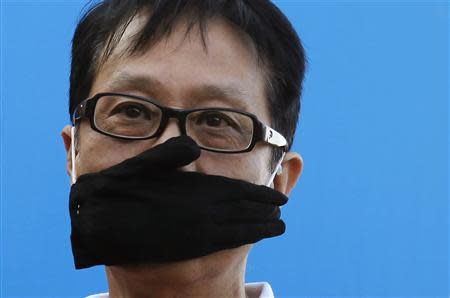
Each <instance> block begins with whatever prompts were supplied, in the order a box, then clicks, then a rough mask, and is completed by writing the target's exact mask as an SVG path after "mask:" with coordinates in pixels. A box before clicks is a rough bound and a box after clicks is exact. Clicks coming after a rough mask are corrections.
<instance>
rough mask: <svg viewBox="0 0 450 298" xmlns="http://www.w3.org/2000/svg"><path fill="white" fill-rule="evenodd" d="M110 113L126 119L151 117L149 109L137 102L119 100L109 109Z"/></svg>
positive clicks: (147, 118)
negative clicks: (118, 102) (119, 101)
mask: <svg viewBox="0 0 450 298" xmlns="http://www.w3.org/2000/svg"><path fill="white" fill-rule="evenodd" d="M111 115H115V116H118V117H121V118H124V119H127V120H138V119H146V120H150V119H152V112H151V110H150V109H148V108H147V107H146V106H144V105H143V104H140V103H137V102H121V103H120V104H118V105H117V106H115V107H114V108H113V109H112V110H111Z"/></svg>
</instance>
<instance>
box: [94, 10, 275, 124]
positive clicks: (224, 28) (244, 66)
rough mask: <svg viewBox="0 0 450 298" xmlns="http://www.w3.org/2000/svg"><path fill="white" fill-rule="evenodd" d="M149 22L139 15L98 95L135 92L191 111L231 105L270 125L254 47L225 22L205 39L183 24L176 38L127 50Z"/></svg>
mask: <svg viewBox="0 0 450 298" xmlns="http://www.w3.org/2000/svg"><path fill="white" fill-rule="evenodd" d="M145 21H146V17H145V16H142V15H138V16H137V17H135V18H134V19H133V20H132V22H131V23H130V25H129V26H128V27H127V29H126V30H125V32H124V34H123V36H122V38H121V39H120V41H119V43H118V44H117V46H116V47H115V48H114V51H113V52H112V54H111V55H110V56H109V57H108V59H107V60H106V62H105V63H104V64H103V65H102V66H101V67H100V69H99V70H98V72H97V75H96V77H95V79H94V83H93V86H92V88H91V92H90V93H91V94H90V95H91V96H92V95H94V94H95V93H98V92H107V91H116V92H119V91H120V92H130V93H133V94H139V95H144V96H150V97H153V98H155V99H157V100H158V101H160V102H161V103H162V104H166V105H170V106H174V107H180V108H189V107H194V106H211V105H214V106H218V105H220V106H226V107H233V108H239V109H242V110H246V111H247V112H251V113H254V114H256V115H257V116H258V117H259V118H260V119H261V120H263V121H264V122H267V121H268V120H269V117H268V115H269V113H268V106H267V104H268V102H267V100H266V98H265V81H266V80H265V74H264V71H263V67H262V66H261V65H260V64H259V63H258V58H257V51H256V49H255V47H254V46H253V43H252V42H251V41H250V40H249V38H247V37H246V36H245V35H244V34H243V33H241V32H239V30H237V29H236V28H235V27H234V26H233V25H231V24H229V23H228V22H226V21H225V20H223V19H222V18H215V19H211V20H209V21H208V23H207V30H206V31H205V32H204V36H203V37H204V39H203V38H202V35H201V34H200V31H199V29H198V27H197V28H195V27H194V28H193V29H192V30H190V31H189V32H188V33H187V34H186V28H187V24H188V23H187V22H186V21H184V20H181V21H180V22H178V23H177V24H176V26H175V27H174V28H173V30H172V33H171V34H170V35H168V36H165V37H164V38H163V39H161V40H159V41H158V42H156V43H155V44H153V45H152V46H151V47H149V48H148V49H146V50H145V51H143V52H138V53H137V54H135V55H128V54H127V49H128V48H129V46H130V44H131V43H132V41H133V38H135V37H136V34H137V33H138V32H139V31H140V29H141V28H142V26H143V24H144V23H145Z"/></svg>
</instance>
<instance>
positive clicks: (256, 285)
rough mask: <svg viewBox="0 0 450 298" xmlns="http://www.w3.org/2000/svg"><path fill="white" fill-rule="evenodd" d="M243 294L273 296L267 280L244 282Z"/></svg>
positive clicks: (250, 297)
mask: <svg viewBox="0 0 450 298" xmlns="http://www.w3.org/2000/svg"><path fill="white" fill-rule="evenodd" d="M245 294H246V295H247V297H248V298H274V295H273V291H272V287H271V286H270V285H269V284H268V283H267V282H251V283H246V284H245ZM86 298H109V294H108V293H101V294H95V295H91V296H87V297H86Z"/></svg>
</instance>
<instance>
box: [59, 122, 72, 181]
mask: <svg viewBox="0 0 450 298" xmlns="http://www.w3.org/2000/svg"><path fill="white" fill-rule="evenodd" d="M71 129H72V126H71V125H66V126H64V128H63V130H62V131H61V137H62V138H63V141H64V147H65V149H66V155H67V163H66V170H67V174H68V175H69V177H71V174H72V154H71V149H72V148H70V146H71V145H70V144H71V141H72V136H71Z"/></svg>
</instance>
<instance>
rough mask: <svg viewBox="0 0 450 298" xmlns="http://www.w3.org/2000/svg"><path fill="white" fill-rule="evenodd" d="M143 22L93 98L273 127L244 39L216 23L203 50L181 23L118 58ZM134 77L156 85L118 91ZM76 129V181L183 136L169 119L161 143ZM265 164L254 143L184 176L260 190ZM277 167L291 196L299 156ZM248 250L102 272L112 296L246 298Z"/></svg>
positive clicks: (207, 160) (264, 151)
mask: <svg viewBox="0 0 450 298" xmlns="http://www.w3.org/2000/svg"><path fill="white" fill-rule="evenodd" d="M141 21H142V19H141V18H136V19H135V20H133V22H132V23H131V24H130V26H129V27H128V29H127V31H126V33H125V35H124V37H123V38H122V40H121V41H120V43H119V46H118V47H117V49H116V50H115V54H113V56H112V58H110V59H109V60H108V61H107V62H106V64H105V65H104V66H103V67H102V68H101V69H100V70H99V72H98V73H97V76H96V78H95V81H94V84H93V86H92V89H91V92H90V96H92V95H94V94H96V93H98V92H105V91H117V92H125V93H132V94H137V95H142V96H147V97H152V98H156V99H158V101H159V102H160V103H161V104H163V105H166V106H170V107H176V108H194V107H210V106H216V107H217V106H221V107H231V108H239V109H242V110H245V111H247V112H250V113H253V114H255V115H256V116H257V117H258V118H259V119H260V120H261V121H262V122H263V123H267V124H269V125H270V117H269V111H268V103H267V100H266V98H265V94H264V82H265V81H264V72H263V70H262V69H261V68H260V66H258V64H257V61H256V58H255V57H256V51H255V49H254V48H253V47H252V46H251V44H250V43H249V42H248V40H247V39H246V38H245V36H242V35H241V34H240V33H239V32H237V31H236V30H235V29H234V28H233V27H232V26H231V25H229V24H228V23H226V22H225V21H223V20H221V19H215V20H212V21H210V22H209V24H208V31H207V36H206V37H207V49H208V50H207V51H205V48H204V47H203V45H202V42H201V38H200V34H199V33H198V31H197V30H193V31H192V32H191V33H190V34H189V36H188V38H184V32H185V31H184V30H185V27H184V26H185V25H184V23H183V22H180V24H179V25H178V26H176V27H175V30H174V32H173V33H172V34H171V35H170V36H168V37H167V38H166V39H164V40H162V41H161V42H158V43H157V44H156V45H154V46H153V47H152V48H150V49H149V50H148V51H147V52H146V53H144V54H143V55H140V56H133V57H127V56H123V55H122V56H121V55H119V53H120V51H121V49H123V48H124V46H126V45H127V42H128V37H129V36H130V35H132V33H133V32H135V30H136V28H139V26H140V24H141ZM136 76H139V77H140V78H141V81H143V80H142V79H143V78H145V79H144V81H145V80H147V79H148V78H149V77H153V78H157V80H158V82H146V84H145V85H144V84H138V83H136V82H135V83H133V84H130V83H129V82H128V83H127V84H123V83H124V82H123V81H124V80H123V78H127V79H130V78H135V77H136ZM119 78H122V80H120V79H119ZM119 81H120V82H119ZM205 84H207V85H213V86H219V87H223V86H226V87H231V86H233V88H235V89H237V90H239V91H240V92H239V94H238V93H236V94H234V95H233V96H232V97H229V98H219V99H217V98H212V97H211V96H210V95H211V94H207V92H205V88H203V87H204V85H205ZM70 129H71V126H70V125H67V126H65V127H64V128H63V130H62V138H63V140H64V144H65V149H66V152H67V165H66V166H67V172H68V174H69V176H70V175H71V168H72V158H71V154H70V150H71V148H70V144H71V134H70ZM79 129H80V131H79V139H78V142H79V147H78V152H77V155H76V173H77V176H78V175H81V174H84V173H90V172H96V171H99V170H101V169H105V168H108V167H110V166H112V165H115V164H117V163H119V162H121V161H123V160H125V159H127V158H130V157H132V156H135V155H137V154H139V153H141V152H143V151H145V150H147V149H149V148H151V147H153V146H155V145H156V144H160V143H163V142H165V141H166V140H168V139H169V138H171V137H175V136H178V135H180V131H179V128H178V125H177V120H175V119H171V120H170V122H169V124H168V126H167V128H166V130H165V131H164V133H163V134H162V135H161V136H160V137H159V138H157V139H151V140H144V141H122V140H118V139H114V138H111V137H108V136H105V135H102V134H99V133H97V132H95V131H93V130H92V129H91V128H90V126H89V124H88V122H87V121H86V120H82V122H81V125H80V128H79ZM269 160H270V145H268V144H264V143H259V144H257V146H256V147H255V148H254V149H253V150H252V151H251V152H248V153H242V154H220V153H213V152H208V151H202V154H201V156H200V158H199V159H197V160H196V161H194V162H192V163H191V164H189V165H187V166H185V167H184V168H183V170H186V171H198V172H203V173H206V174H214V175H222V176H227V177H232V178H235V179H242V180H246V181H249V182H252V183H257V184H265V183H266V181H267V179H268V177H269V176H270V173H269V171H268V161H269ZM282 166H283V173H282V174H281V175H277V176H276V178H275V181H274V184H273V187H274V188H275V189H277V190H278V191H280V192H282V193H284V194H286V195H288V194H289V192H290V191H291V189H292V188H293V187H294V185H295V184H296V182H297V180H298V178H299V177H300V174H301V171H302V167H303V160H302V158H301V156H300V155H299V154H297V153H294V152H288V153H287V154H286V156H285V158H284V161H283V163H282ZM250 248H251V245H244V246H241V247H238V248H235V249H228V250H223V251H219V252H216V253H213V254H210V255H208V256H204V257H200V258H196V259H192V260H187V261H182V262H174V263H168V264H158V265H155V264H145V265H142V266H107V267H106V273H107V278H108V285H109V292H110V297H111V298H116V297H136V298H137V297H245V289H244V284H245V281H244V274H245V266H246V261H247V256H248V253H249V251H250Z"/></svg>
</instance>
